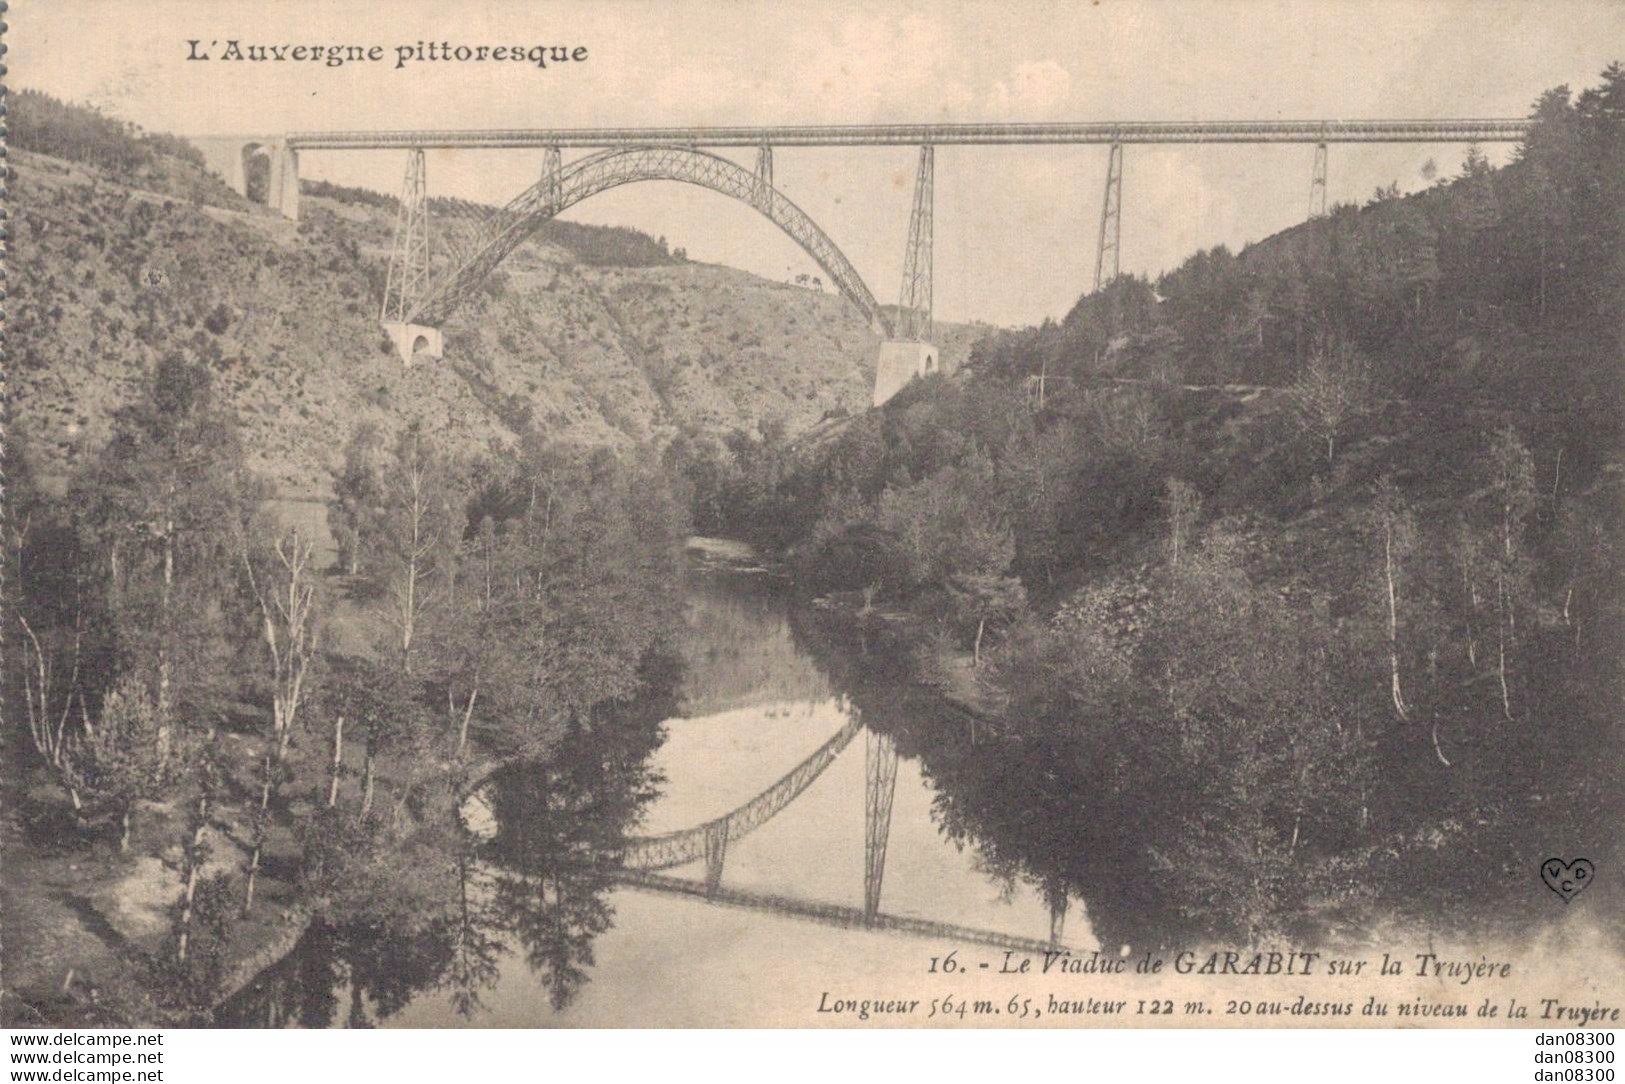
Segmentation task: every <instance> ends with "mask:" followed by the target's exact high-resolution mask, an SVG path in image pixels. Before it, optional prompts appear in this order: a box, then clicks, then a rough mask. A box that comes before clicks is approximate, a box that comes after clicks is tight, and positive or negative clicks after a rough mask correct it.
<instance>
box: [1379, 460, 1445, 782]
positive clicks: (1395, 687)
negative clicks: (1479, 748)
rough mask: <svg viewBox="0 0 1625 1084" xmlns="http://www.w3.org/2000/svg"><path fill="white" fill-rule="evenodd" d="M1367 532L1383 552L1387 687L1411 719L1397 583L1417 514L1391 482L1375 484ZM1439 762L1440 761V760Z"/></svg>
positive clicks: (1397, 709)
mask: <svg viewBox="0 0 1625 1084" xmlns="http://www.w3.org/2000/svg"><path fill="white" fill-rule="evenodd" d="M1370 517H1371V518H1370V529H1371V533H1372V535H1373V536H1374V538H1375V540H1376V542H1377V544H1378V545H1379V546H1380V547H1381V550H1382V569H1381V583H1382V592H1383V598H1384V600H1385V603H1386V610H1387V617H1388V621H1387V625H1388V629H1387V640H1388V686H1389V696H1390V697H1391V698H1392V700H1393V703H1394V712H1395V713H1396V714H1397V715H1398V716H1399V717H1400V718H1401V719H1409V718H1410V709H1409V708H1408V707H1407V706H1406V704H1405V694H1404V691H1403V689H1402V688H1401V686H1400V680H1399V581H1400V575H1401V571H1402V563H1403V562H1404V560H1405V558H1406V557H1408V556H1409V555H1410V553H1411V550H1412V549H1413V548H1414V547H1415V545H1416V515H1415V513H1414V512H1412V511H1411V509H1410V507H1409V506H1408V505H1407V504H1406V502H1405V498H1404V497H1403V496H1401V494H1400V492H1399V490H1398V488H1397V487H1396V486H1395V485H1394V483H1393V479H1391V478H1384V479H1383V480H1382V481H1381V482H1379V483H1377V493H1376V497H1375V499H1373V500H1372V502H1371V508H1370ZM1441 759H1443V758H1442V757H1441Z"/></svg>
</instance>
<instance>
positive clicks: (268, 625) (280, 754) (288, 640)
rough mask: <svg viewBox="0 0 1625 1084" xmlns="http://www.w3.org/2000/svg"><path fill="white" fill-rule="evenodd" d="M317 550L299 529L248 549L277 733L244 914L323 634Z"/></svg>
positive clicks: (264, 777) (271, 739)
mask: <svg viewBox="0 0 1625 1084" xmlns="http://www.w3.org/2000/svg"><path fill="white" fill-rule="evenodd" d="M314 552H315V543H314V542H313V541H312V540H311V539H309V538H307V537H305V536H304V535H302V534H301V533H300V532H299V531H298V530H297V529H295V530H292V531H289V532H288V533H286V534H284V535H281V536H279V537H278V538H277V539H276V540H275V541H274V542H272V544H271V546H270V547H269V550H268V551H267V552H264V553H262V554H259V555H253V554H250V553H249V552H248V549H247V547H244V551H243V567H244V569H245V570H246V572H247V579H248V584H249V589H250V591H251V592H252V593H253V596H254V600H255V602H256V603H257V604H258V607H259V612H260V621H261V631H262V633H263V636H264V639H265V648H266V653H267V655H268V656H269V661H270V676H271V732H270V734H269V735H268V737H267V741H266V749H265V755H264V758H263V760H262V762H261V770H260V801H259V809H258V812H257V813H256V815H255V818H254V848H253V852H252V854H251V856H250V858H249V863H248V880H247V883H246V885H245V886H244V889H243V913H244V914H247V913H248V910H249V909H250V908H251V907H253V905H254V886H255V880H256V878H257V877H258V875H259V869H260V858H261V855H262V853H263V851H264V847H265V834H266V829H267V827H268V821H269V819H270V808H271V797H272V795H273V793H274V791H275V789H276V785H277V781H278V779H279V777H280V775H281V771H282V765H283V762H284V761H285V760H286V758H287V753H288V743H289V741H290V740H292V737H293V727H294V723H295V722H296V721H297V719H298V715H299V708H300V706H301V705H302V704H303V703H304V700H305V696H306V692H307V684H306V683H307V679H308V677H309V674H310V666H311V663H312V661H313V660H314V659H315V655H316V646H317V640H318V637H319V634H318V630H317V628H316V625H315V620H314V618H315V602H316V584H315V574H314V570H313V569H312V567H311V566H312V555H313V554H314ZM256 565H258V566H260V567H258V568H256V567H255V566H256Z"/></svg>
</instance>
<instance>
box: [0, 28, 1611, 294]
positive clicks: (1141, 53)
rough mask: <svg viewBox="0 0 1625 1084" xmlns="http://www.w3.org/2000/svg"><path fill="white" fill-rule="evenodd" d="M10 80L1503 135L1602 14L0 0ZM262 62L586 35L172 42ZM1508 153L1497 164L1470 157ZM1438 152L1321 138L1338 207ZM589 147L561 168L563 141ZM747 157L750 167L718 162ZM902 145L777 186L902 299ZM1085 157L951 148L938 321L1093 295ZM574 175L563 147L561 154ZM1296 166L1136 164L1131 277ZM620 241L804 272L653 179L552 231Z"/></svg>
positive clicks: (255, 114) (518, 111) (351, 175)
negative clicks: (1477, 127)
mask: <svg viewBox="0 0 1625 1084" xmlns="http://www.w3.org/2000/svg"><path fill="white" fill-rule="evenodd" d="M7 19H8V23H9V27H10V33H9V34H8V35H7V43H8V45H9V46H10V53H9V54H8V57H7V60H8V61H9V62H10V79H9V82H10V85H12V86H13V87H32V88H36V89H39V90H43V91H46V92H48V93H50V94H53V95H56V96H58V97H61V98H65V99H68V100H72V101H80V102H89V103H92V104H95V105H97V106H100V107H101V108H103V109H104V110H106V111H107V112H110V113H112V114H114V115H117V116H119V117H121V118H123V119H127V120H132V121H134V122H136V123H138V124H140V125H142V126H143V127H145V128H146V129H148V130H151V131H172V132H177V133H180V134H196V135H205V134H234V133H253V134H273V133H277V132H283V131H290V130H308V129H334V128H346V129H395V128H508V127H514V128H519V127H574V126H646V125H647V126H659V125H702V124H718V125H722V124H727V125H774V124H814V123H845V124H855V123H882V122H892V123H910V122H974V121H993V120H1011V121H1093V120H1231V119H1322V118H1359V117H1371V118H1407V117H1450V116H1454V117H1497V116H1524V115H1526V114H1527V113H1528V110H1529V106H1530V103H1531V102H1532V101H1533V100H1534V98H1535V97H1536V95H1537V94H1539V93H1540V92H1541V91H1542V90H1544V89H1546V88H1548V87H1552V86H1556V85H1558V84H1563V83H1567V84H1569V85H1570V86H1571V87H1572V88H1574V89H1575V90H1578V89H1580V88H1582V87H1585V86H1589V85H1593V84H1595V83H1596V82H1597V76H1598V74H1599V73H1600V72H1601V71H1602V69H1603V68H1604V67H1605V66H1606V65H1607V64H1608V63H1609V62H1610V61H1613V60H1625V0H1584V2H1581V0H1568V2H1565V0H1519V2H1497V0H1472V2H1461V0H1230V2H1222V0H1201V2H1198V0H1188V2H1187V0H1155V2H1146V0H1140V2H1128V0H1076V2H1067V3H1058V2H1051V0H998V2H991V3H980V2H958V3H955V2H951V0H947V2H941V3H926V2H924V0H913V2H908V3H905V2H899V0H861V2H858V0H823V2H820V3H799V2H790V0H780V2H754V0H703V2H702V0H661V2H655V0H647V2H644V0H595V2H591V3H588V2H581V0H577V2H564V0H542V2H526V3H517V2H513V3H509V2H497V0H434V2H419V0H390V2H388V3H374V2H367V3H362V2H359V0H310V2H306V0H251V2H239V0H14V2H13V3H12V5H11V10H10V11H9V12H8V15H7ZM233 38H235V39H238V40H240V41H242V42H243V43H244V44H245V45H246V44H247V43H249V42H257V43H262V44H281V43H288V44H351V43H354V44H361V45H373V44H377V45H383V46H385V48H386V52H387V53H389V54H391V56H392V55H393V47H394V46H395V45H396V44H399V43H414V42H416V41H419V40H425V41H450V42H452V43H453V44H466V45H480V44H489V45H497V44H521V45H525V46H531V45H568V46H571V47H575V46H585V47H586V48H587V50H588V58H587V60H586V61H584V62H580V63H573V64H572V63H566V64H554V65H550V66H549V67H548V68H547V69H546V70H539V69H537V68H535V67H533V66H531V65H530V64H528V63H526V64H513V63H503V64H494V63H488V64H485V65H478V64H472V63H464V64H458V63H440V64H428V63H424V64H412V65H409V66H407V67H406V68H404V69H397V68H396V67H395V65H394V63H393V60H392V59H391V60H389V61H386V62H383V63H378V64H359V65H346V66H343V67H339V68H330V67H325V66H318V65H312V64H295V63H286V62H285V63H281V64H271V63H266V64H251V63H229V62H222V61H210V62H196V61H188V60H187V59H186V57H187V54H188V46H187V41H188V39H199V40H201V41H203V42H210V41H219V42H221V43H224V42H225V41H226V40H228V39H233ZM1486 149H1487V150H1488V151H1489V153H1490V155H1491V158H1492V160H1494V161H1500V160H1502V159H1504V157H1505V155H1506V154H1507V153H1508V149H1507V148H1486ZM1462 152H1463V148H1462V147H1461V146H1459V145H1458V146H1451V145H1445V146H1426V145H1402V146H1348V145H1345V146H1337V145H1334V146H1333V147H1332V148H1331V151H1330V167H1329V180H1328V190H1329V195H1330V198H1331V200H1332V201H1333V202H1337V201H1347V200H1364V199H1366V198H1368V197H1369V196H1370V194H1371V192H1372V190H1373V189H1375V188H1376V187H1378V186H1380V185H1385V184H1388V183H1389V182H1392V181H1398V182H1399V184H1400V186H1401V188H1403V189H1406V190H1410V189H1414V188H1418V187H1422V186H1424V185H1425V184H1426V183H1427V182H1426V181H1425V180H1424V176H1423V174H1424V170H1425V169H1426V167H1427V165H1428V163H1429V162H1430V161H1431V162H1432V163H1433V165H1434V166H1435V167H1436V168H1437V169H1439V170H1440V171H1442V172H1443V173H1446V174H1449V173H1453V172H1455V171H1456V170H1457V169H1458V168H1459V165H1460V162H1461V157H1462ZM575 153H584V152H575ZM726 153H730V154H734V155H736V156H737V157H738V158H739V159H740V160H741V161H743V162H745V163H746V164H749V162H750V159H751V157H752V152H750V151H748V150H742V151H731V152H726ZM915 156H916V152H915V150H914V149H913V148H910V147H878V148H805V149H799V148H787V149H781V150H779V151H777V152H776V153H775V161H774V179H775V182H776V183H777V185H778V187H779V188H780V189H781V190H782V191H783V192H784V193H785V194H786V195H787V196H788V197H789V198H790V199H792V200H794V201H795V202H796V203H797V204H798V205H800V206H801V208H802V209H803V210H805V211H806V212H807V213H808V214H809V215H811V217H812V218H813V219H814V221H816V222H817V223H818V224H819V225H820V226H821V227H822V228H823V229H824V231H825V232H826V233H827V234H829V235H830V237H831V238H832V239H833V240H834V241H835V243H836V244H837V245H838V246H840V248H841V249H842V251H843V252H844V253H845V254H846V256H847V257H848V259H849V260H850V261H851V262H852V263H853V265H854V266H856V268H857V269H858V271H859V273H860V274H861V275H862V276H863V278H864V279H865V281H866V282H867V283H868V285H869V287H870V289H871V291H872V292H873V293H874V294H875V295H876V296H877V297H878V298H879V299H880V300H882V301H885V302H892V301H895V300H896V298H897V294H898V290H899V283H900V281H901V274H902V263H903V249H904V241H905V238H906V235H907V229H908V214H909V206H910V200H911V190H912V185H913V173H914V163H915ZM1106 156H1107V149H1106V148H1105V147H1103V146H1077V147H1039V148H1022V147H974V148H973V147H943V148H939V149H938V151H937V157H936V191H935V206H936V215H935V234H936V249H935V261H934V263H935V296H936V315H937V316H938V318H939V319H950V320H969V319H980V320H986V321H989V322H993V323H998V324H1029V323H1036V322H1038V321H1040V320H1042V319H1044V318H1046V317H1057V318H1058V317H1060V316H1062V315H1064V314H1065V313H1066V311H1067V310H1068V309H1069V308H1070V307H1071V306H1072V304H1073V302H1074V301H1075V300H1076V299H1077V297H1078V295H1079V294H1080V293H1082V292H1084V291H1085V290H1086V289H1087V288H1088V287H1089V286H1090V285H1091V280H1092V276H1093V267H1094V256H1095V244H1096V234H1097V231H1098V227H1099V219H1100V201H1101V195H1102V188H1103V184H1104V181H1105V170H1106ZM569 157H570V155H569V154H567V156H566V159H567V161H568V159H569ZM541 159H542V152H541V151H456V152H436V153H434V154H432V155H431V156H430V160H429V163H428V171H429V186H430V191H431V193H433V194H445V195H454V196H461V197H464V198H468V199H475V200H480V201H484V202H490V203H504V202H506V201H507V200H508V199H510V198H512V197H513V196H515V195H517V194H518V193H519V192H521V191H522V190H523V189H524V188H525V187H527V186H528V185H529V184H531V183H533V182H534V181H535V179H536V178H537V176H538V175H539V173H540V169H541ZM1312 160H1313V148H1312V147H1309V146H1307V145H1303V146H1300V145H1279V146H1256V147H1254V146H1210V147H1194V146H1170V147H1149V146H1130V147H1128V148H1126V158H1125V166H1124V180H1123V240H1122V266H1123V270H1124V271H1130V272H1135V273H1141V274H1151V275H1155V274H1156V273H1158V272H1160V271H1162V270H1166V269H1169V268H1171V267H1173V266H1176V265H1177V264H1178V263H1179V262H1180V261H1181V260H1183V259H1184V258H1185V256H1187V255H1188V254H1189V253H1190V252H1192V251H1193V250H1194V249H1196V248H1198V247H1208V246H1212V245H1216V244H1220V243H1223V244H1227V245H1229V246H1231V247H1232V248H1240V247H1241V246H1242V245H1244V244H1246V243H1247V242H1248V241H1251V240H1257V239H1258V238H1261V237H1264V236H1267V235H1268V234H1270V233H1272V232H1275V231H1277V230H1280V229H1282V228H1285V227H1287V226H1290V225H1292V224H1293V223H1294V222H1296V221H1298V220H1300V219H1301V218H1303V217H1304V215H1305V213H1306V211H1307V207H1308V194H1309V179H1310V172H1311V168H1312ZM404 166H405V155H404V154H403V153H402V152H398V151H369V152H321V153H306V154H303V155H302V156H301V162H300V168H301V174H302V175H303V176H305V177H308V178H322V179H327V180H331V181H335V182H338V183H343V184H359V185H364V186H366V187H369V188H374V189H378V190H381V191H388V192H395V191H398V190H399V189H400V185H401V176H402V173H403V170H404ZM565 217H567V218H571V219H574V220H577V221H583V222H594V223H602V224H612V225H628V226H635V227H637V228H639V229H642V230H645V231H647V232H649V233H651V234H655V235H659V236H665V237H666V238H667V239H668V240H669V242H670V243H671V244H672V245H673V246H674V247H675V246H683V247H685V248H686V249H687V250H688V253H689V255H690V257H692V258H694V259H698V260H705V261H711V262H717V263H725V264H729V265H732V266H736V267H742V268H745V269H746V270H749V271H753V272H756V273H758V274H761V275H764V276H767V277H770V278H777V279H791V278H794V277H795V276H796V275H797V274H801V273H809V274H819V273H820V272H819V271H818V268H817V267H816V266H815V265H814V264H813V263H812V261H811V260H810V259H809V258H807V257H806V256H805V255H804V254H803V253H802V252H801V250H800V249H799V248H798V247H797V246H796V245H795V243H794V242H792V241H790V240H789V239H788V238H787V237H785V236H784V235H783V234H781V233H779V232H778V230H777V229H776V228H775V227H774V226H773V225H772V224H771V223H769V222H767V221H766V220H765V219H763V218H761V217H760V216H758V215H757V214H756V212H755V211H753V210H751V209H750V208H748V207H745V206H744V205H742V204H739V203H736V202H734V201H732V200H729V199H727V198H725V197H723V196H720V195H717V194H716V193H713V192H709V191H706V190H703V189H699V188H694V187H692V186H687V185H681V184H675V183H669V182H667V183H645V184H636V185H629V186H626V187H623V188H620V189H616V190H613V191H611V192H608V193H605V194H603V195H601V196H597V197H594V198H593V199H591V200H588V201H586V202H584V203H581V204H579V205H577V206H576V207H574V208H572V209H571V210H570V211H569V212H568V213H567V214H566V216H565Z"/></svg>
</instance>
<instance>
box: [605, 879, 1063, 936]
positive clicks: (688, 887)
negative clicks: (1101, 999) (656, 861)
mask: <svg viewBox="0 0 1625 1084" xmlns="http://www.w3.org/2000/svg"><path fill="white" fill-rule="evenodd" d="M610 876H611V878H612V879H613V880H615V881H616V882H617V883H619V884H623V885H626V886H627V887H629V888H639V889H643V890H645V891H649V892H660V893H664V894H666V895H678V896H691V897H693V898H694V899H697V900H700V901H702V902H705V903H716V904H723V905H725V906H729V907H743V908H746V909H748V910H752V911H766V912H769V913H773V914H781V915H787V916H789V917H792V918H801V919H808V920H811V921H813V922H819V923H822V924H824V925H826V926H839V927H842V928H843V929H866V930H888V931H891V932H894V933H906V934H911V935H913V936H915V937H929V938H934V939H936V940H938V941H961V942H964V943H966V944H972V945H988V946H991V947H993V948H1001V949H1012V950H1014V951H1016V952H1031V953H1035V954H1036V953H1041V952H1049V951H1054V950H1057V949H1059V948H1062V947H1063V946H1060V945H1054V944H1051V943H1050V942H1048V941H1042V940H1039V939H1037V938H1032V937H1017V936H1016V935H1014V934H1006V933H999V932H998V931H996V930H980V929H976V928H975V927H972V926H957V925H954V924H953V923H951V922H934V921H932V920H931V919H928V918H910V917H909V916H907V915H888V914H884V913H882V914H877V915H875V916H873V917H872V918H871V917H869V916H867V915H865V914H864V913H863V909H862V908H859V907H846V906H843V905H841V904H837V903H815V902H812V901H808V900H798V899H795V898H793V897H790V896H777V895H773V894H771V893H766V892H745V891H741V890H740V889H737V888H720V887H719V888H717V889H715V890H712V889H711V888H709V887H707V886H706V885H705V884H704V883H703V882H701V881H691V880H688V879H687V878H684V877H673V876H671V875H669V874H664V873H649V872H647V871H643V870H615V871H614V872H612V873H611V874H610Z"/></svg>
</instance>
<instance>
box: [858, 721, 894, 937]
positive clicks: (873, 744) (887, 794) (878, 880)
mask: <svg viewBox="0 0 1625 1084" xmlns="http://www.w3.org/2000/svg"><path fill="white" fill-rule="evenodd" d="M864 769H865V786H864V803H863V858H864V867H863V914H864V917H865V918H866V919H873V918H874V917H875V916H876V915H878V914H879V913H880V888H881V884H882V882H883V881H884V880H885V877H886V844H887V841H888V840H889V839H890V838H891V807H892V798H893V797H894V796H895V795H896V794H897V745H896V743H895V742H893V741H892V738H891V735H889V734H878V733H876V732H875V731H873V730H871V731H869V732H868V733H867V737H866V740H865V742H864Z"/></svg>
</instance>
